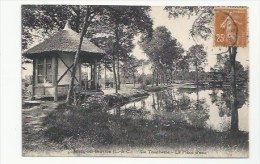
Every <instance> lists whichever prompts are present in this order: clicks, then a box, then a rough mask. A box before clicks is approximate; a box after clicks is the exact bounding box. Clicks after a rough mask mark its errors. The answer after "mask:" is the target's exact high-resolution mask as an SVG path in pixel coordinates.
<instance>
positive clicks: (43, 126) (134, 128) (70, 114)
mask: <svg viewBox="0 0 260 164" xmlns="http://www.w3.org/2000/svg"><path fill="white" fill-rule="evenodd" d="M106 103H107V102H106V101H103V100H102V99H100V98H97V97H92V98H90V99H88V100H87V102H86V103H84V104H83V105H82V106H81V107H75V106H66V105H64V104H60V105H58V106H57V108H56V109H53V110H50V108H51V107H50V106H44V105H42V106H41V107H35V109H33V110H31V111H26V110H25V111H23V152H24V153H25V154H26V152H46V151H50V152H55V151H71V152H74V153H77V152H81V154H85V153H87V152H88V151H89V150H90V149H91V148H97V149H108V150H109V149H110V148H111V147H116V148H124V147H128V148H131V149H133V150H134V149H138V148H144V149H145V148H154V147H159V148H160V147H161V148H163V149H174V150H182V149H183V148H194V149H196V150H201V149H202V150H211V151H217V150H219V151H220V150H221V151H225V152H229V153H230V152H231V153H232V152H234V153H237V152H239V153H241V152H247V150H248V133H243V132H239V133H236V134H231V133H229V132H215V131H213V130H209V129H203V128H195V127H191V126H190V125H187V124H184V123H178V122H177V123H176V122H170V121H169V120H164V121H162V120H160V119H154V120H145V119H132V118H127V117H123V116H116V115H110V114H108V113H107V112H106V111H107V104H106ZM42 111H44V112H42ZM27 112H32V113H31V114H30V115H31V119H32V117H35V118H39V119H38V121H37V119H36V120H34V121H32V122H33V123H32V122H30V120H28V119H29V118H30V117H28V113H27ZM40 113H44V115H42V114H40ZM32 115H33V116H32ZM35 118H34V119H35ZM28 122H30V123H29V124H28ZM35 125H36V126H35ZM37 125H38V130H37ZM215 153H216V152H215ZM29 154H30V153H29ZM246 155H247V154H244V156H246Z"/></svg>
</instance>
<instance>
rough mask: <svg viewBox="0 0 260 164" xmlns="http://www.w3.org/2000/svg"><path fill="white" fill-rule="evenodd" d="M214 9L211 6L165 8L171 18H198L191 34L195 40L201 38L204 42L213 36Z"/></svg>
mask: <svg viewBox="0 0 260 164" xmlns="http://www.w3.org/2000/svg"><path fill="white" fill-rule="evenodd" d="M213 9H214V7H211V6H185V7H183V6H166V7H165V8H164V10H166V11H167V12H168V13H169V17H170V18H178V17H181V16H182V17H183V16H188V18H190V17H191V16H197V18H196V19H195V21H194V23H193V25H192V28H191V29H190V34H191V36H192V37H193V39H195V38H196V37H201V38H202V39H204V40H206V39H208V38H209V37H211V36H212V31H213V30H212V28H213V27H212V21H213V15H214V13H213Z"/></svg>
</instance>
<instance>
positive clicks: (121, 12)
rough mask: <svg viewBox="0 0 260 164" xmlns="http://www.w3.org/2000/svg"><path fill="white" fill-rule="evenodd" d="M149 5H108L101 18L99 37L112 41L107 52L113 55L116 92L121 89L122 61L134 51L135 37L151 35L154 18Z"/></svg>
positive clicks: (105, 40)
mask: <svg viewBox="0 0 260 164" xmlns="http://www.w3.org/2000/svg"><path fill="white" fill-rule="evenodd" d="M149 11H150V7H147V6H145V7H144V6H107V7H106V8H105V13H106V14H105V15H104V16H102V17H101V18H100V23H99V26H98V27H97V28H98V29H99V32H100V34H98V35H97V36H99V38H100V39H101V38H103V39H102V40H104V43H105V42H110V43H111V44H110V46H109V47H107V46H105V47H107V50H108V51H107V52H109V55H110V56H111V59H112V60H111V62H112V68H113V69H112V70H113V76H114V83H115V85H114V86H115V92H116V93H117V92H118V90H119V89H120V83H121V82H120V69H119V67H120V61H121V62H122V59H123V58H124V56H127V55H128V54H130V52H131V51H132V49H133V47H134V45H133V43H132V42H133V39H134V37H135V36H136V35H137V34H139V33H142V34H144V35H145V36H149V35H151V32H152V20H151V18H150V15H149ZM108 24H109V26H107V25H108Z"/></svg>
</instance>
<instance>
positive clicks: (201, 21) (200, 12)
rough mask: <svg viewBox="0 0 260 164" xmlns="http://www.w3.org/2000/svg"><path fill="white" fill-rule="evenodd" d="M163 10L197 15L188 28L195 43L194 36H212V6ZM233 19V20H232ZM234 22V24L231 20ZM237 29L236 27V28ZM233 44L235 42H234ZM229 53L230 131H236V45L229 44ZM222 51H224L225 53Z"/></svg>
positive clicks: (174, 15)
mask: <svg viewBox="0 0 260 164" xmlns="http://www.w3.org/2000/svg"><path fill="white" fill-rule="evenodd" d="M165 10H166V11H168V13H169V17H173V18H177V17H180V16H185V15H186V16H188V17H190V16H197V18H196V19H195V21H194V23H193V25H192V28H191V30H190V34H191V36H192V38H193V40H194V42H195V43H196V44H197V41H196V37H201V38H203V39H205V40H206V39H208V38H209V37H211V36H212V20H213V16H214V12H213V11H214V7H211V6H210V7H209V6H199V7H194V6H187V7H179V6H177V7H174V6H167V7H165ZM232 21H233V20H232ZM233 23H234V24H236V23H235V22H234V21H233ZM236 30H237V29H236ZM235 33H236V32H235ZM234 45H235V44H234ZM226 52H228V53H229V58H230V64H231V70H230V71H231V77H232V78H231V80H230V85H231V88H232V90H231V91H232V96H231V100H232V101H231V102H232V103H231V110H232V119H231V131H232V132H236V131H238V111H237V95H236V69H235V68H236V55H237V47H236V46H229V47H228V50H227V51H226ZM226 52H224V53H226Z"/></svg>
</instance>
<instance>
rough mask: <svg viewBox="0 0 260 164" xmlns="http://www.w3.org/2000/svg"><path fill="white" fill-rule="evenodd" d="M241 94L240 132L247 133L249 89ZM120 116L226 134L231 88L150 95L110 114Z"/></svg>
mask: <svg viewBox="0 0 260 164" xmlns="http://www.w3.org/2000/svg"><path fill="white" fill-rule="evenodd" d="M237 94H238V96H237V97H238V108H239V109H238V112H239V129H240V130H242V131H248V123H247V122H248V116H247V115H248V102H247V101H248V90H247V89H246V88H243V89H240V90H239V92H238V93H237ZM110 113H114V114H115V115H118V116H120V117H126V118H127V117H130V118H133V119H148V120H154V121H157V122H158V123H160V124H162V125H163V126H169V125H170V124H188V125H191V126H194V127H197V128H211V129H214V130H217V131H226V130H229V128H230V114H231V112H230V91H229V88H222V89H201V90H199V91H198V93H197V92H196V88H178V87H174V88H171V89H168V90H164V91H160V92H154V93H150V95H149V96H148V97H147V98H143V99H141V100H137V101H135V102H131V103H128V104H125V105H123V106H120V107H117V108H115V109H113V110H111V111H110Z"/></svg>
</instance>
